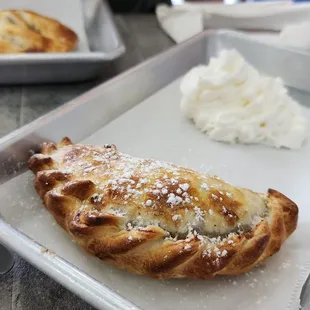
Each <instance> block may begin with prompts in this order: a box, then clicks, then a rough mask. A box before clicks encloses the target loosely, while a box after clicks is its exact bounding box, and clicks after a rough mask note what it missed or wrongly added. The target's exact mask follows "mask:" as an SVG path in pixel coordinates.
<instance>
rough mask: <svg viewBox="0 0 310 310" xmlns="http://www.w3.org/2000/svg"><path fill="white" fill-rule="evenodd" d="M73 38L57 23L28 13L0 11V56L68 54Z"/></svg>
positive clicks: (71, 33)
mask: <svg viewBox="0 0 310 310" xmlns="http://www.w3.org/2000/svg"><path fill="white" fill-rule="evenodd" d="M77 41H78V38H77V35H76V34H75V32H74V31H72V30H71V29H70V28H68V27H66V26H65V25H63V24H61V23H60V22H58V21H56V20H54V19H52V18H49V17H46V16H42V15H40V14H37V13H35V12H32V11H24V10H7V11H0V53H5V54H6V53H31V52H32V53H33V52H68V51H72V50H73V49H75V47H76V45H77Z"/></svg>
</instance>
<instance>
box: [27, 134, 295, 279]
mask: <svg viewBox="0 0 310 310" xmlns="http://www.w3.org/2000/svg"><path fill="white" fill-rule="evenodd" d="M29 167H30V169H31V170H32V171H33V172H34V173H35V175H36V177H35V188H36V190H37V192H38V194H39V195H40V196H41V197H42V199H43V202H44V205H45V207H46V208H47V210H48V211H49V212H50V213H51V214H52V215H53V217H54V218H55V219H56V221H57V222H58V224H59V225H60V226H62V227H63V228H64V229H65V230H66V231H67V232H68V233H69V234H70V235H71V236H72V237H73V238H74V239H75V240H76V241H77V242H78V243H79V244H80V245H81V246H82V247H83V248H84V249H85V250H87V251H88V252H90V253H91V254H93V255H95V256H97V257H99V258H100V259H102V260H104V261H107V262H110V263H112V264H114V265H116V266H117V267H119V268H122V269H126V270H129V271H132V272H135V273H138V274H145V275H149V276H152V277H155V278H176V277H193V278H212V277H214V276H216V275H234V274H240V273H243V272H246V271H248V270H250V269H251V268H253V267H254V266H255V265H257V264H258V263H259V262H262V261H263V260H265V259H266V258H268V257H269V256H271V255H273V254H274V253H276V252H277V251H278V250H279V249H280V247H281V245H282V243H283V242H284V240H285V239H286V238H287V237H288V236H289V235H290V234H291V233H292V232H293V231H294V230H295V228H296V225H297V218H298V208H297V206H296V204H295V203H294V202H292V201H291V200H290V199H288V198H287V197H285V196H284V195H283V194H281V193H279V192H277V191H275V190H271V189H270V190H269V191H268V193H267V194H258V193H255V192H252V191H250V190H247V189H243V188H238V187H235V186H232V185H231V184H228V183H226V182H224V181H223V180H221V179H219V178H218V177H215V176H209V175H206V174H202V173H199V172H196V171H193V170H190V169H186V168H182V167H178V166H176V165H173V164H168V163H163V162H159V161H156V160H151V159H139V158H133V157H131V156H128V155H125V154H122V153H120V152H119V151H118V150H117V148H116V146H114V145H105V146H103V147H95V146H90V145H81V144H75V145H74V144H72V142H71V141H70V140H69V139H68V138H64V139H63V140H62V141H61V143H59V144H57V145H56V144H54V143H45V144H43V146H42V150H41V153H40V154H35V155H33V156H32V157H31V159H30V160H29Z"/></svg>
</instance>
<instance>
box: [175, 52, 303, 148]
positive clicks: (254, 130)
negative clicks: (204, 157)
mask: <svg viewBox="0 0 310 310" xmlns="http://www.w3.org/2000/svg"><path fill="white" fill-rule="evenodd" d="M181 93H182V100H181V109H182V111H183V113H185V114H186V115H187V116H188V117H189V118H190V119H192V120H193V121H194V123H195V124H196V126H197V128H198V129H199V130H201V131H202V132H204V133H206V134H207V135H208V136H209V137H210V138H211V139H214V140H218V141H224V142H230V143H235V142H239V143H262V144H266V145H269V146H274V147H286V148H290V149H297V148H300V147H301V146H302V144H303V141H304V140H305V139H306V136H307V120H306V118H305V117H304V116H303V114H302V109H301V107H300V106H299V104H298V103H297V102H295V101H294V100H293V99H292V98H291V97H290V96H289V95H288V93H287V90H286V88H285V86H284V84H283V81H282V80H281V79H280V78H278V77H277V78H272V77H267V76H263V75H260V74H259V72H258V71H257V70H256V69H255V68H254V67H252V66H251V65H249V64H248V63H246V61H245V60H244V58H243V57H242V56H241V55H240V54H239V53H238V52H237V51H235V50H224V51H222V52H221V53H220V55H219V56H218V57H217V58H212V59H211V60H210V63H209V65H208V66H205V65H200V66H197V67H195V68H193V69H191V70H190V71H189V72H188V73H187V74H186V75H185V77H184V78H183V80H182V82H181Z"/></svg>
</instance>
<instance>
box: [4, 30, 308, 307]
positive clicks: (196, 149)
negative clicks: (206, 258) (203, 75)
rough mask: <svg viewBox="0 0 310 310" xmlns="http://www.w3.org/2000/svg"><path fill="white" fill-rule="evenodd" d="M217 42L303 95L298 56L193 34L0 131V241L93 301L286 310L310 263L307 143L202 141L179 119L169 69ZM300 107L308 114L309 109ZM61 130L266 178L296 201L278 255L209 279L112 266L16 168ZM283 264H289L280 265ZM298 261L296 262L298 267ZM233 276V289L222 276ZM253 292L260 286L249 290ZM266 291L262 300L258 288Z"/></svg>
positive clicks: (197, 58) (191, 61) (240, 39)
mask: <svg viewBox="0 0 310 310" xmlns="http://www.w3.org/2000/svg"><path fill="white" fill-rule="evenodd" d="M223 48H236V49H238V50H239V51H240V52H241V53H242V54H243V55H244V57H245V58H246V59H247V60H248V61H249V62H251V63H253V64H254V65H255V66H256V67H258V68H259V69H260V70H261V71H263V72H265V73H269V74H271V75H280V76H281V77H282V78H283V79H284V80H285V82H286V83H287V85H289V86H294V87H295V89H291V90H290V91H291V93H292V95H293V96H295V97H296V98H297V99H298V100H299V101H300V102H301V103H304V104H307V102H308V101H309V93H307V92H305V90H307V89H310V87H309V85H308V83H309V81H307V80H306V81H304V80H302V79H300V78H299V77H300V75H304V76H305V75H306V72H303V71H301V70H300V68H303V69H304V70H306V71H307V68H306V66H307V64H309V63H310V62H309V58H310V57H309V56H308V55H306V54H300V53H297V52H292V51H289V50H286V49H282V48H278V47H274V46H269V45H266V44H263V43H260V42H256V41H254V40H249V39H248V37H247V36H243V35H240V34H236V33H230V32H225V31H224V32H206V33H204V34H201V35H199V36H197V37H195V38H193V39H192V40H190V41H187V42H185V43H183V44H181V45H179V46H176V47H174V48H172V49H170V50H168V51H167V52H164V53H163V54H161V55H159V56H157V57H155V58H153V59H151V60H149V61H147V62H146V63H144V64H142V65H139V66H137V67H135V68H133V69H131V70H129V71H128V72H126V73H124V74H122V75H120V76H118V77H116V78H114V79H113V80H110V81H108V82H107V83H105V84H103V85H100V86H98V87H97V88H95V89H93V90H91V91H90V92H88V93H85V94H84V95H82V96H80V97H79V98H77V99H75V100H73V101H72V102H70V103H68V104H67V105H65V106H63V107H60V108H59V109H57V110H55V111H54V112H52V113H50V114H48V115H46V116H44V117H42V118H40V119H38V120H37V121H35V122H33V123H31V124H29V125H27V126H25V127H23V128H22V129H20V130H17V131H15V132H13V133H12V134H10V135H9V136H6V137H4V138H3V139H1V140H0V161H1V163H2V165H1V170H0V181H1V183H2V185H1V186H0V200H1V204H0V213H1V214H2V216H3V218H4V220H0V241H1V242H3V243H4V244H5V245H6V246H8V247H10V248H11V249H12V250H14V251H16V252H17V253H19V254H20V255H21V256H22V257H24V258H25V259H26V260H28V261H29V262H31V263H32V264H33V265H35V266H36V267H37V268H39V269H41V270H42V271H43V272H45V273H46V274H48V275H49V276H51V277H52V278H54V279H55V280H56V281H58V282H60V283H61V284H63V285H64V286H66V287H67V288H69V289H70V290H72V291H73V292H75V293H76V294H78V295H79V296H80V297H82V298H84V299H85V300H87V301H88V302H89V303H90V304H93V305H94V306H96V307H97V308H99V309H138V308H143V309H159V308H160V309H173V308H175V307H177V308H179V309H196V308H198V309H199V308H204V307H210V308H211V309H212V308H214V307H212V305H214V303H215V304H216V305H217V308H219V309H229V308H230V306H231V305H232V304H234V305H235V307H236V309H247V310H250V309H262V307H263V305H266V303H267V305H268V307H269V308H270V307H272V308H270V309H274V308H275V309H276V308H278V309H284V307H281V304H280V306H279V304H274V302H280V303H281V302H282V301H283V302H284V303H285V302H287V305H286V306H285V307H286V308H287V309H295V308H296V307H297V303H298V298H297V297H298V296H299V293H300V290H301V287H302V284H303V281H304V280H305V278H306V275H307V272H309V269H310V259H308V258H310V253H309V251H310V247H309V242H308V240H306V239H307V238H304V236H307V235H309V232H308V231H307V229H308V230H309V222H308V221H309V218H310V216H309V214H308V213H307V212H308V211H307V208H305V203H306V202H307V201H308V197H307V195H308V191H307V189H305V188H304V186H305V184H307V182H306V181H307V180H308V176H309V174H310V171H309V170H310V167H309V165H308V160H307V159H308V158H309V154H310V145H309V143H308V144H307V145H305V147H304V148H303V149H302V150H300V151H287V150H276V149H272V148H267V147H262V146H242V145H235V146H229V145H226V144H222V143H216V142H212V141H209V140H208V139H207V138H206V137H205V136H204V135H202V134H200V133H199V132H198V131H197V130H196V129H195V128H194V126H193V125H192V124H191V123H190V122H188V121H187V120H186V119H185V118H182V117H181V115H180V111H179V108H178V104H179V99H180V98H179V96H180V95H179V90H178V87H179V81H180V80H179V78H180V77H181V76H182V75H183V74H184V73H186V72H187V71H188V70H189V69H190V68H192V67H193V66H195V65H197V64H199V63H206V62H207V61H208V59H209V58H210V56H212V55H215V54H217V53H218V52H219V51H220V50H221V49H223ZM284 60H286V62H288V60H289V62H288V63H286V62H283V61H284ZM305 60H306V61H305ZM303 61H305V62H304V63H303V65H304V67H301V64H302V62H303ZM292 64H295V66H293V65H292ZM296 65H297V67H296ZM284 66H287V68H288V70H289V72H287V71H286V70H285V69H284V68H283V67H284ZM298 81H299V82H300V83H297V82H298ZM120 90H121V91H120ZM137 90H139V91H137ZM125 112H126V113H125ZM305 113H306V115H307V117H309V119H310V115H309V111H306V112H305ZM77 124H83V126H80V125H79V126H77ZM63 135H67V136H69V137H71V138H72V139H73V141H75V142H77V141H83V140H84V141H87V142H92V143H97V144H102V143H111V142H113V143H114V142H115V143H117V144H118V146H119V148H120V150H121V151H123V152H128V153H130V154H132V155H136V156H146V157H153V158H158V159H161V160H166V161H173V162H175V163H178V164H181V165H183V166H189V167H192V168H195V169H198V170H200V171H211V172H212V173H216V174H218V175H220V176H222V177H223V178H226V179H227V180H228V181H231V182H232V183H234V184H237V185H240V186H247V187H250V188H252V189H254V190H258V191H265V190H266V188H265V187H267V186H269V185H272V186H275V187H276V188H277V189H278V190H280V191H283V192H284V193H285V194H287V195H288V196H290V197H291V198H292V199H293V200H296V202H297V203H298V204H299V205H300V207H301V219H300V222H299V226H298V230H297V231H296V233H295V234H294V235H293V236H292V238H291V239H289V240H288V242H287V243H286V244H285V246H284V247H283V248H282V250H281V252H280V254H278V255H276V256H275V257H274V258H272V259H271V260H269V261H268V265H266V266H265V268H266V270H265V273H260V272H258V271H254V273H253V275H251V274H250V275H247V276H240V277H237V278H229V277H225V278H221V279H214V280H212V281H190V280H171V281H156V280H152V279H149V278H146V277H141V276H136V275H133V274H130V273H127V272H124V271H120V270H118V269H115V268H112V267H110V266H108V265H106V264H104V263H103V262H101V261H100V260H98V259H96V258H93V257H90V256H89V255H87V254H86V253H84V252H83V251H82V250H81V249H80V248H79V247H78V246H77V245H76V244H74V243H72V242H71V240H70V237H69V236H68V235H67V234H66V233H65V232H63V231H62V230H61V229H60V228H59V227H58V226H57V225H54V222H53V220H52V219H51V217H50V216H49V215H48V214H47V212H46V211H45V210H44V208H43V207H42V205H41V204H40V199H39V198H38V197H37V195H36V194H35V192H34V189H33V186H32V180H33V177H32V176H31V174H30V173H29V172H26V173H24V172H25V170H26V169H27V168H26V161H27V159H28V158H29V152H30V151H31V152H33V151H35V150H37V148H38V145H39V144H40V143H41V142H42V141H45V140H52V141H59V140H60V139H61V138H62V136H63ZM236 158H238V160H236ZM284 167H285V169H286V170H285V174H284V172H283V169H284ZM264 169H265V170H264ZM253 171H255V172H253ZM266 171H269V172H268V174H267V176H268V177H266ZM252 173H253V174H252ZM253 175H255V177H253ZM283 175H287V176H288V177H287V178H284V177H283ZM296 184H298V186H296ZM300 236H303V237H302V238H298V237H300ZM307 242H308V243H307ZM292 248H294V251H292ZM47 249H48V250H47ZM300 253H302V255H299V254H300ZM305 259H307V260H306V261H305ZM290 263H291V267H292V268H286V267H287V266H288V265H290ZM300 265H302V266H303V268H304V269H302V270H299V269H298V268H299V267H298V266H300ZM262 268H264V267H262ZM267 268H268V269H267ZM279 268H282V269H281V271H279ZM297 269H298V270H299V271H298V277H299V276H300V278H298V279H296V277H297V276H296V273H297V271H296V270H297ZM260 270H262V269H260ZM275 273H276V274H277V276H276V277H274V275H275ZM247 277H248V278H247ZM287 279H290V281H289V283H287V282H288V281H286V280H287ZM235 280H237V282H238V286H237V288H236V287H235V286H233V285H232V284H231V283H232V281H235ZM255 280H256V281H255ZM297 280H298V281H297ZM248 281H250V282H248ZM295 282H296V283H295ZM297 282H298V283H297ZM229 283H230V284H229ZM275 283H276V284H275ZM250 284H251V285H250ZM267 284H269V287H268V286H266V285H267ZM295 284H296V285H295ZM252 286H254V287H255V289H254V290H253V289H252ZM270 287H272V288H273V289H272V290H270ZM287 289H288V291H287ZM258 292H264V293H265V294H266V295H259V296H258V295H257V293H258ZM271 293H272V296H270V299H269V300H268V299H267V301H266V300H265V299H264V296H269V295H270V294H271ZM240 294H241V295H242V297H241V298H240ZM279 294H280V295H281V298H280V299H279V298H278V300H276V301H275V300H274V298H273V296H279ZM215 296H216V298H215ZM231 298H232V299H231ZM268 307H265V309H267V310H268V309H269V308H268Z"/></svg>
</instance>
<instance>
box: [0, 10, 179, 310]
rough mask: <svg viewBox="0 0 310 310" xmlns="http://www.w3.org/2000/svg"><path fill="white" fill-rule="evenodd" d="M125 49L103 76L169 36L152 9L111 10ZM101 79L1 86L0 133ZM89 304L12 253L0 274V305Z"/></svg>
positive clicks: (155, 49) (38, 308)
mask: <svg viewBox="0 0 310 310" xmlns="http://www.w3.org/2000/svg"><path fill="white" fill-rule="evenodd" d="M116 23H117V26H118V28H119V30H120V33H121V35H122V37H123V39H124V42H125V45H126V48H127V52H126V54H125V55H124V56H123V57H122V58H121V59H119V60H117V61H115V62H114V63H112V64H110V65H109V66H107V68H106V74H105V76H104V79H108V78H111V77H113V76H114V75H116V74H118V73H120V72H122V71H125V70H126V69H128V68H130V67H132V66H134V65H136V64H138V63H140V62H142V61H143V60H145V59H146V58H149V57H151V56H153V55H155V54H158V53H159V52H161V51H163V50H165V49H167V48H169V47H170V46H172V45H173V42H172V41H171V40H170V39H169V38H168V37H167V36H166V35H165V34H164V33H163V32H162V31H161V30H160V28H159V26H158V24H157V22H156V19H155V17H154V16H152V15H127V16H116ZM102 81H103V80H96V81H90V82H85V83H78V84H76V83H75V84H66V85H40V86H14V87H8V86H7V87H5V86H2V87H0V136H4V135H6V134H8V133H10V132H11V131H13V130H15V129H17V128H19V127H21V126H23V125H25V124H27V123H29V122H31V121H32V120H34V119H36V118H38V117H39V116H41V115H43V114H45V113H47V112H49V111H51V110H52V109H55V108H56V107H58V106H60V105H61V104H63V103H65V102H67V101H69V100H71V99H73V98H75V97H77V96H78V95H80V94H82V93H83V92H85V91H87V90H89V89H91V88H92V87H94V86H96V85H97V84H99V83H101V82H102ZM9 309H12V310H26V309H27V310H28V309H29V310H44V309H53V310H56V309H75V310H76V309H78V310H84V309H93V308H92V307H91V306H89V305H88V304H86V303H85V302H84V301H83V300H81V299H79V298H78V297H77V296H75V295H74V294H72V293H71V292H69V291H68V290H66V289H65V288H63V287H62V286H61V285H59V284H58V283H56V282H55V281H53V280H52V279H50V278H49V277H47V276H46V275H44V274H43V273H41V272H40V271H38V270H37V269H35V268H34V267H32V266H31V265H29V264H28V263H27V262H26V261H24V260H23V259H22V258H20V257H18V256H17V255H15V265H14V267H13V269H12V270H11V271H10V272H9V273H7V274H6V275H4V276H1V275H0V310H9Z"/></svg>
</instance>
